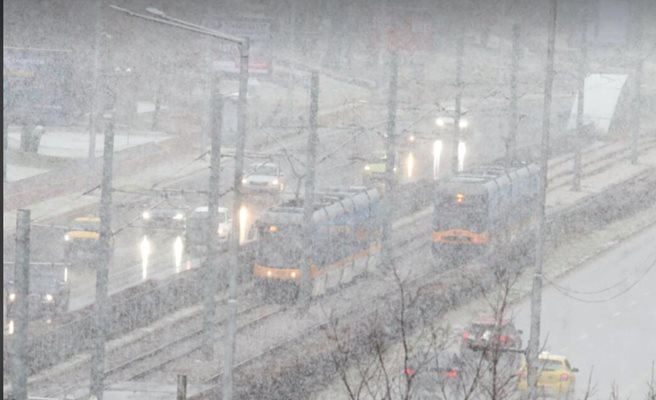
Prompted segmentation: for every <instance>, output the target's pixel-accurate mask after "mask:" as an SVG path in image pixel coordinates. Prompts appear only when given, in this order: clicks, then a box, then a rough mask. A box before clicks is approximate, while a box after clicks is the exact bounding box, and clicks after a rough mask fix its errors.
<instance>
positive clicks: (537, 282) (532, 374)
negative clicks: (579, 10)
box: [527, 0, 558, 400]
mask: <svg viewBox="0 0 656 400" xmlns="http://www.w3.org/2000/svg"><path fill="white" fill-rule="evenodd" d="M549 8H550V12H549V19H548V24H549V37H548V44H547V62H546V71H545V72H546V74H545V75H546V76H545V83H544V108H543V110H542V140H541V144H540V188H539V193H538V204H537V211H538V218H539V222H538V229H537V244H536V249H535V251H536V265H535V274H534V275H533V287H532V291H531V332H530V336H529V340H528V363H527V364H528V371H527V372H528V374H527V381H528V386H529V395H530V397H529V399H530V400H535V398H536V392H537V390H536V383H537V373H538V370H537V368H538V365H537V359H538V352H539V348H540V318H541V307H542V267H543V263H544V247H545V237H544V236H545V230H546V215H545V209H546V199H547V167H548V163H547V161H548V158H549V129H550V122H551V121H550V116H551V92H552V89H553V80H554V51H555V41H556V19H557V10H558V0H551V2H550V4H549Z"/></svg>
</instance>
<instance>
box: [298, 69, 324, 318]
mask: <svg viewBox="0 0 656 400" xmlns="http://www.w3.org/2000/svg"><path fill="white" fill-rule="evenodd" d="M310 79H311V82H310V119H309V122H310V132H309V134H308V141H307V158H306V168H307V169H306V172H305V199H304V201H303V241H304V244H303V249H304V251H305V254H304V257H303V263H302V264H301V268H302V269H301V290H300V292H301V293H300V302H301V305H302V306H303V307H307V306H309V304H310V297H311V295H312V279H311V277H310V273H311V271H312V255H313V254H314V251H313V250H314V224H313V221H312V217H313V215H314V177H315V164H316V161H317V114H318V112H319V72H318V71H312V77H311V78H310Z"/></svg>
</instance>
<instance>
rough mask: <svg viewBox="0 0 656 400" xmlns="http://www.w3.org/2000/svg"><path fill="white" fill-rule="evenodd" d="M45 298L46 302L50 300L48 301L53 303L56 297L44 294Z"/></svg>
mask: <svg viewBox="0 0 656 400" xmlns="http://www.w3.org/2000/svg"><path fill="white" fill-rule="evenodd" d="M43 299H44V300H45V301H46V302H48V303H52V301H53V300H54V299H55V298H54V297H52V295H51V294H46V295H45V296H43Z"/></svg>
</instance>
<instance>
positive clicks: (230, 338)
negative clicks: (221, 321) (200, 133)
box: [223, 38, 249, 400]
mask: <svg viewBox="0 0 656 400" xmlns="http://www.w3.org/2000/svg"><path fill="white" fill-rule="evenodd" d="M239 54H240V63H239V103H238V106H237V148H236V149H235V180H234V182H233V190H234V193H233V204H232V231H231V233H230V242H229V253H230V254H229V260H230V273H229V277H228V314H229V315H228V325H227V332H226V342H225V352H224V353H225V360H224V366H223V400H232V394H233V376H232V374H233V365H234V354H235V333H236V330H237V271H238V268H239V245H240V244H239V239H240V236H241V221H240V219H241V218H240V212H241V205H242V185H241V180H242V177H243V173H244V148H245V146H246V108H247V106H248V102H247V98H246V96H247V91H248V60H249V40H248V38H245V39H243V41H241V43H240V44H239Z"/></svg>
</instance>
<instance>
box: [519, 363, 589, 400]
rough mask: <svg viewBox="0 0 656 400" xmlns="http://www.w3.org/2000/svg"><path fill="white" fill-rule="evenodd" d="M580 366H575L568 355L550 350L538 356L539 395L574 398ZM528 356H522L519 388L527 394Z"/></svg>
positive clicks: (522, 392)
mask: <svg viewBox="0 0 656 400" xmlns="http://www.w3.org/2000/svg"><path fill="white" fill-rule="evenodd" d="M578 371H579V370H578V368H573V367H572V366H571V365H570V363H569V360H567V357H565V356H560V355H556V354H551V353H548V352H542V353H540V355H539V356H538V382H537V394H538V397H555V398H559V399H572V400H573V399H574V393H575V386H576V375H574V373H575V372H578ZM526 375H527V367H526V358H522V367H521V369H520V370H519V380H518V382H517V389H518V390H519V392H520V393H521V394H522V396H525V395H526V394H528V392H529V390H528V382H527V378H526Z"/></svg>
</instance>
